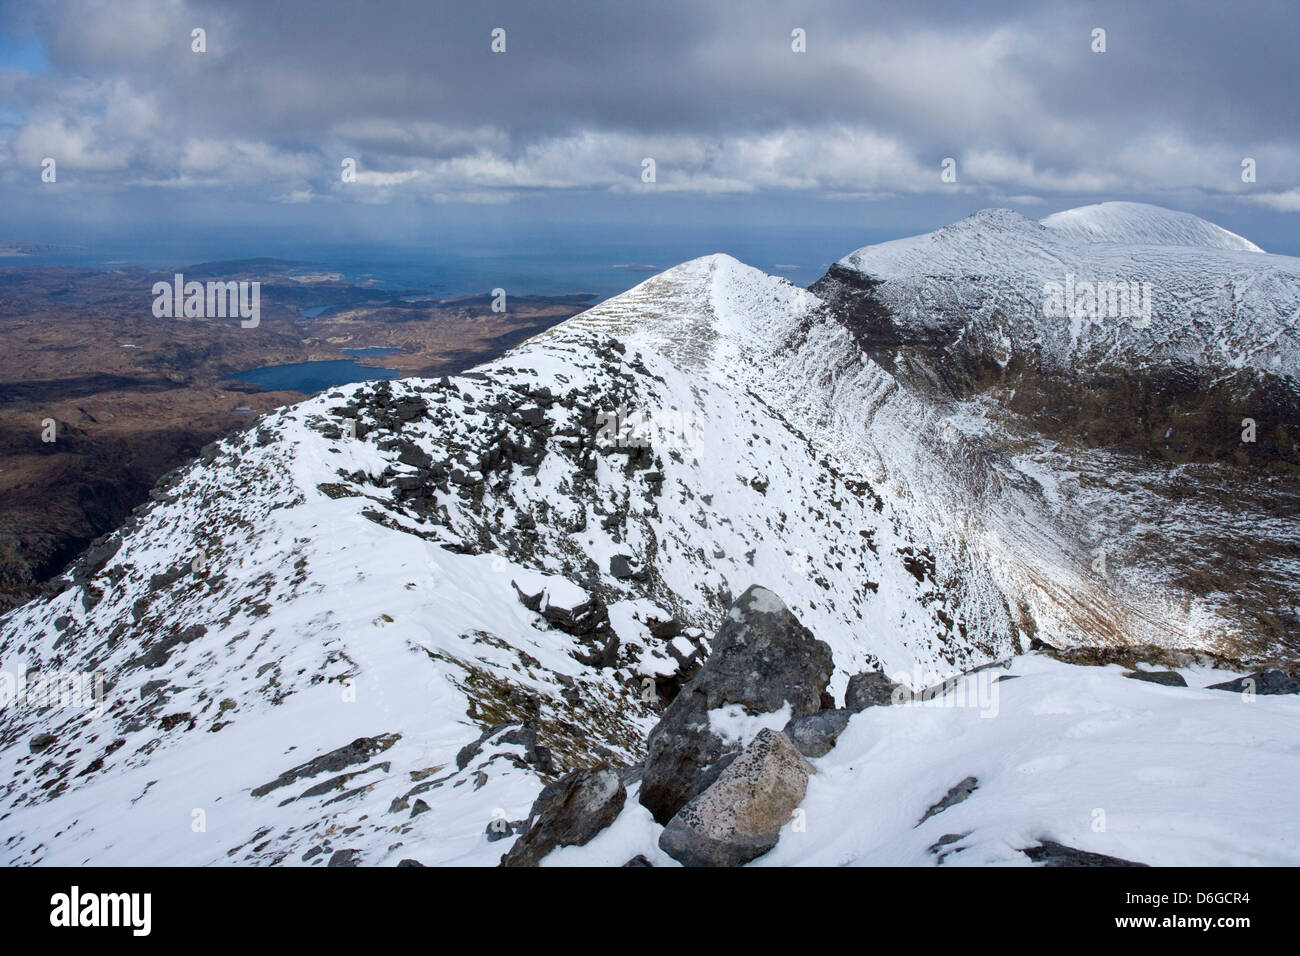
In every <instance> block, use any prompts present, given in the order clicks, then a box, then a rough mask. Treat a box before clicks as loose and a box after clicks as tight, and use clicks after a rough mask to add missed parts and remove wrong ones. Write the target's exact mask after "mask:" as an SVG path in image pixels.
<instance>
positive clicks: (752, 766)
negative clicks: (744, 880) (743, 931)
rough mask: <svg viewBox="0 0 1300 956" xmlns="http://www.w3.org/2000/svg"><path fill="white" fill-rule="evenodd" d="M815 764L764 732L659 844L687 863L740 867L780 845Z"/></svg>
mask: <svg viewBox="0 0 1300 956" xmlns="http://www.w3.org/2000/svg"><path fill="white" fill-rule="evenodd" d="M811 772H812V767H811V765H809V763H808V761H806V760H804V759H803V757H801V756H800V755H799V753H798V751H796V750H795V748H794V745H793V744H792V743H791V742H790V739H789V738H788V737H786V736H785V735H784V734H780V733H776V732H775V731H772V730H761V731H759V733H758V736H757V737H755V738H754V740H753V741H752V742H751V743H750V744H749V746H748V747H746V748H745V750H744V752H743V753H742V754H741V755H740V756H739V757H737V758H736V759H735V760H733V761H732V762H731V763H730V764H729V765H728V766H727V768H726V769H725V770H724V771H722V773H721V775H720V776H719V777H718V779H717V780H716V781H714V782H713V784H712V785H711V786H710V787H709V788H708V789H707V790H705V791H704V792H703V793H701V794H699V795H698V796H696V797H695V798H694V799H692V800H691V801H690V802H689V803H688V804H686V806H685V807H683V808H682V809H681V811H680V812H679V813H678V814H677V815H676V816H674V817H673V818H672V820H671V821H669V823H668V826H667V827H665V828H664V831H663V833H662V834H660V837H659V847H660V849H662V850H663V851H664V852H665V853H667V854H668V855H669V856H671V857H672V858H673V859H675V860H677V861H678V862H679V863H682V864H684V865H686V866H740V865H741V864H744V863H748V862H749V861H750V860H753V859H755V858H757V857H760V856H762V855H763V854H764V853H766V852H767V851H768V850H770V849H772V847H774V846H776V842H777V839H778V838H779V837H780V835H781V827H782V826H784V825H785V824H786V823H788V822H789V821H790V818H791V816H792V815H793V813H794V811H795V809H796V808H797V807H798V806H799V803H800V801H802V800H803V797H804V793H805V792H806V791H807V789H808V775H809V774H810V773H811Z"/></svg>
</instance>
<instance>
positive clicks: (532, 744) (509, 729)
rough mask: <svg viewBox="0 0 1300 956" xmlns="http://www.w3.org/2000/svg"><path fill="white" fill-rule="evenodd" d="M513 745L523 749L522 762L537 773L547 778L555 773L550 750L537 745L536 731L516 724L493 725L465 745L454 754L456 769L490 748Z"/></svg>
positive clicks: (461, 767)
mask: <svg viewBox="0 0 1300 956" xmlns="http://www.w3.org/2000/svg"><path fill="white" fill-rule="evenodd" d="M504 744H515V745H516V746H519V747H523V748H524V756H523V762H524V763H525V764H527V765H528V766H530V767H532V768H533V769H534V770H536V771H538V772H539V773H544V774H546V775H548V776H550V775H551V774H554V773H555V772H556V767H555V758H554V756H553V755H552V754H551V751H550V748H548V747H546V746H543V745H542V744H540V743H538V738H537V731H536V729H534V728H533V727H529V726H527V725H526V724H522V723H518V722H506V723H501V724H494V725H493V726H491V727H489V728H488V729H487V730H485V731H483V733H481V734H480V735H479V738H478V739H477V740H475V741H474V742H473V743H470V744H466V745H465V746H464V747H461V748H460V751H459V752H458V753H457V754H456V769H457V770H464V769H465V768H466V767H468V766H469V762H470V761H471V760H473V759H474V758H475V757H477V756H478V755H479V754H480V753H482V752H483V751H484V750H485V749H488V747H489V745H491V746H502V745H504Z"/></svg>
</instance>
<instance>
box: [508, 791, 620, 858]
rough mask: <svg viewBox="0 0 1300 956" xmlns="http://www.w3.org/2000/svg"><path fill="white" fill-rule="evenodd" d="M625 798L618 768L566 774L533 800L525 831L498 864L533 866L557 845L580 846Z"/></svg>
mask: <svg viewBox="0 0 1300 956" xmlns="http://www.w3.org/2000/svg"><path fill="white" fill-rule="evenodd" d="M626 800H627V790H626V789H624V787H623V784H622V782H621V781H620V780H619V778H618V771H617V770H614V769H612V768H610V767H596V768H594V769H588V770H574V771H573V772H571V773H567V774H565V775H564V776H563V777H561V778H560V779H559V780H557V781H555V783H552V784H550V785H548V786H547V787H546V788H545V789H543V790H542V792H541V793H540V794H539V795H538V797H537V799H536V800H535V801H534V802H533V808H532V810H531V811H530V812H529V814H528V820H529V823H530V826H529V828H528V831H527V832H526V833H524V835H523V836H521V837H520V838H519V839H518V840H516V841H515V845H514V846H512V847H511V848H510V850H509V852H508V853H506V854H505V855H504V856H503V857H501V865H502V866H536V865H537V864H538V863H539V862H540V861H541V859H542V857H544V856H546V854H548V853H550V852H551V851H552V850H554V849H556V848H557V847H562V846H583V845H584V844H586V843H587V842H588V841H589V840H591V838H592V837H594V836H595V835H596V834H597V833H599V832H600V831H601V830H603V829H605V827H607V826H609V825H610V824H611V823H613V822H614V820H615V818H616V817H617V816H618V815H619V813H620V812H621V811H622V809H623V804H624V802H625V801H626Z"/></svg>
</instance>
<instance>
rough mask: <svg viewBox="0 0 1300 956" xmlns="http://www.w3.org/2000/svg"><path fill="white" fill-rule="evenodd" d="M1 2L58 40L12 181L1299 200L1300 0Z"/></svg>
mask: <svg viewBox="0 0 1300 956" xmlns="http://www.w3.org/2000/svg"><path fill="white" fill-rule="evenodd" d="M4 24H5V28H6V30H7V31H9V32H12V33H14V34H16V35H19V34H21V35H24V36H27V35H30V36H32V37H34V38H35V39H36V41H37V42H39V44H40V45H41V47H42V48H43V50H44V54H45V57H46V59H47V61H48V69H47V70H45V71H44V72H42V73H39V74H33V73H30V72H26V71H23V70H9V71H3V72H0V104H2V105H3V106H4V107H5V109H6V114H7V115H10V116H16V117H18V119H17V120H16V121H15V122H13V123H12V124H11V125H9V126H7V127H5V128H3V129H0V137H4V141H3V143H2V144H0V149H2V150H3V151H4V152H5V153H7V154H8V155H7V156H5V157H4V158H6V159H8V160H9V163H8V166H9V170H8V171H7V172H6V173H5V174H4V176H5V179H4V180H3V182H4V183H5V185H6V187H7V188H15V189H16V188H20V186H21V187H22V188H31V187H30V185H29V184H30V182H31V181H32V178H33V177H32V176H31V175H30V172H29V171H30V170H31V169H32V168H33V164H39V162H40V159H41V158H42V157H45V156H54V157H56V158H59V159H60V162H61V163H62V165H63V168H65V169H66V170H67V176H66V177H65V178H68V179H71V178H72V176H73V174H74V173H75V174H76V181H77V183H78V184H79V186H82V187H84V188H86V189H90V188H92V186H93V187H94V188H99V189H106V190H109V189H114V188H137V189H138V188H146V189H158V190H165V189H183V190H220V189H223V188H224V189H235V190H239V191H240V192H241V194H245V195H256V196H258V197H260V198H262V199H266V200H274V201H278V202H284V203H292V204H304V203H312V202H318V201H344V202H349V201H357V200H360V201H363V202H374V203H387V202H393V201H394V200H395V199H398V198H401V197H424V198H433V199H438V200H469V201H474V202H499V201H508V200H511V199H514V198H517V197H519V196H520V195H521V194H524V193H536V192H546V191H557V190H559V191H572V190H586V191H599V192H610V191H614V192H619V191H637V190H643V189H644V188H645V186H644V184H642V183H641V181H640V172H641V160H642V158H643V157H646V156H651V157H654V158H655V160H656V162H657V163H658V165H659V175H658V182H657V183H656V184H655V188H657V189H659V190H660V191H662V192H668V191H681V192H696V193H710V194H731V193H736V194H745V193H752V194H757V195H768V194H772V193H800V194H815V195H818V196H822V197H825V196H838V195H845V196H859V197H881V196H888V195H899V194H913V193H920V194H929V193H936V192H937V191H939V190H941V189H943V188H945V186H944V184H941V183H940V181H939V175H938V167H939V161H940V159H942V158H943V157H945V156H952V157H955V158H956V159H957V160H958V168H959V180H958V183H957V184H956V185H955V187H954V186H948V187H946V188H948V189H949V190H950V191H951V190H952V189H954V188H955V189H956V190H959V191H969V192H971V193H972V194H977V195H978V196H980V197H982V198H986V199H988V200H990V201H998V200H1000V199H1011V200H1016V201H1022V202H1030V201H1034V200H1035V199H1043V200H1044V201H1046V202H1049V203H1050V202H1052V201H1053V197H1055V196H1057V195H1061V196H1064V195H1095V196H1096V198H1111V197H1112V196H1114V195H1118V194H1123V195H1125V196H1127V197H1133V196H1136V195H1142V196H1148V197H1151V198H1155V199H1156V200H1159V199H1160V198H1161V197H1162V196H1183V197H1194V196H1200V197H1212V198H1213V197H1233V196H1238V197H1240V198H1242V199H1243V200H1244V201H1247V202H1255V203H1262V204H1265V205H1271V206H1272V207H1273V208H1276V209H1280V210H1287V209H1292V208H1297V207H1300V198H1298V197H1300V193H1298V192H1297V189H1296V186H1297V182H1298V181H1300V175H1298V173H1297V170H1298V168H1300V167H1298V166H1297V162H1298V161H1300V145H1298V142H1297V140H1298V137H1297V127H1298V124H1297V107H1296V105H1295V95H1294V91H1295V88H1296V85H1297V84H1296V75H1295V74H1296V71H1295V67H1294V57H1293V55H1292V51H1291V49H1290V46H1291V44H1292V43H1293V41H1294V37H1295V35H1296V32H1297V31H1296V27H1297V25H1298V24H1300V8H1298V7H1297V6H1296V5H1295V4H1294V3H1284V2H1278V3H1245V4H1239V5H1234V6H1226V5H1222V4H1218V3H1208V2H1206V3H1185V2H1184V3H1168V4H1164V3H1143V4H1129V3H1117V4H1094V5H1082V6H1081V5H1078V4H1048V5H1043V4H1041V3H1002V4H984V3H980V4H971V3H955V2H954V3H938V4H919V3H917V4H902V5H884V4H866V3H862V2H860V0H859V2H850V0H835V2H827V3H818V4H789V3H777V2H766V0H748V2H743V3H742V2H719V3H702V2H699V0H658V2H654V3H610V2H604V3H567V2H546V0H519V2H502V3H492V2H484V3H456V4H452V3H414V2H411V3H392V2H379V3H366V4H357V3H342V2H300V3H275V4H268V3H265V2H253V0H236V2H232V3H222V4H205V3H182V2H165V0H116V2H112V3H89V2H87V3H58V2H56V3H51V4H46V5H39V6H34V7H32V6H28V5H14V6H11V7H7V8H5V13H4ZM195 27H202V28H203V29H205V30H206V31H207V45H208V52H207V53H205V54H202V55H199V54H195V53H193V52H191V50H190V31H191V30H192V29H193V28H195ZM496 27H502V28H504V29H505V30H506V31H507V52H506V53H505V54H499V55H498V54H493V53H492V52H490V50H489V44H490V33H491V31H492V30H493V28H496ZM796 27H798V28H802V29H803V30H805V31H806V34H807V52H806V53H800V54H796V53H793V52H792V50H791V31H792V30H793V29H794V28H796ZM1096 27H1101V28H1103V29H1105V30H1106V44H1107V50H1106V52H1105V53H1102V54H1098V53H1094V52H1092V50H1091V49H1090V45H1091V31H1092V30H1093V29H1094V28H1096ZM345 156H353V157H355V158H357V160H358V163H359V168H360V170H361V172H362V175H361V176H360V177H359V181H358V183H356V184H353V185H354V186H355V187H357V188H353V189H350V190H348V189H343V188H341V184H340V183H339V181H338V180H339V176H338V169H339V163H340V160H341V159H342V158H343V157H345ZM1245 156H1252V157H1255V158H1256V159H1257V160H1258V163H1259V169H1260V181H1259V182H1258V183H1257V184H1254V185H1253V186H1252V187H1250V188H1249V189H1247V188H1246V186H1245V185H1244V184H1242V183H1241V181H1240V177H1239V175H1238V173H1239V164H1240V161H1241V159H1242V158H1243V157H1245ZM20 170H21V171H22V172H21V174H20V172H19V171H20Z"/></svg>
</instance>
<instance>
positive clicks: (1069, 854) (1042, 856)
mask: <svg viewBox="0 0 1300 956" xmlns="http://www.w3.org/2000/svg"><path fill="white" fill-rule="evenodd" d="M1020 852H1021V853H1023V854H1024V855H1025V856H1027V857H1029V859H1031V860H1033V861H1034V862H1035V863H1038V864H1040V865H1042V866H1147V865H1148V864H1146V863H1134V862H1133V861H1132V860H1122V859H1120V858H1119V857H1117V856H1107V855H1106V854H1104V853H1092V852H1090V851H1088V850H1078V849H1075V848H1074V847H1072V846H1066V845H1065V844H1063V843H1056V842H1054V841H1052V840H1044V841H1043V842H1042V843H1040V844H1039V845H1038V846H1030V847H1025V848H1024V849H1023V850H1021V851H1020Z"/></svg>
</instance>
